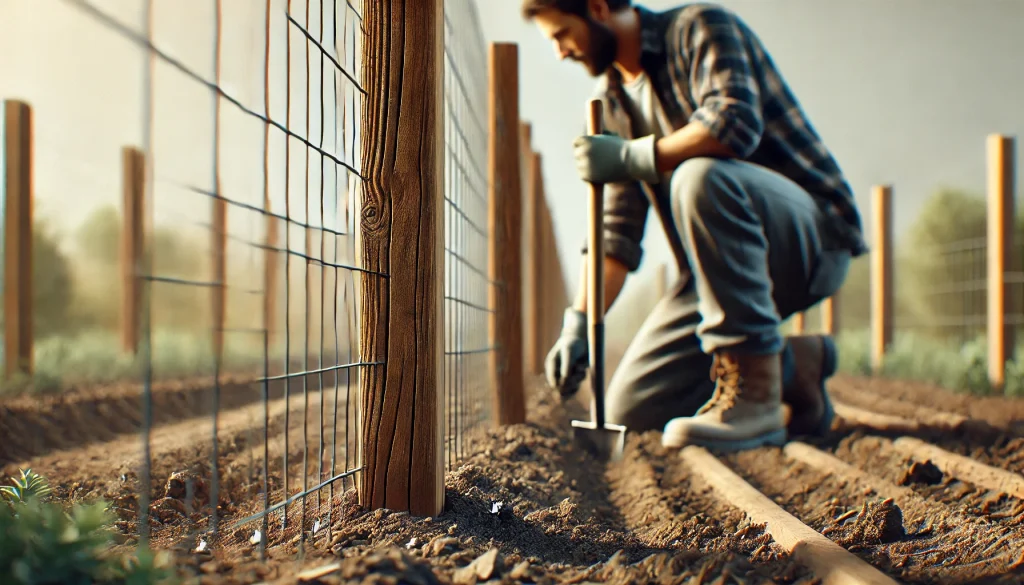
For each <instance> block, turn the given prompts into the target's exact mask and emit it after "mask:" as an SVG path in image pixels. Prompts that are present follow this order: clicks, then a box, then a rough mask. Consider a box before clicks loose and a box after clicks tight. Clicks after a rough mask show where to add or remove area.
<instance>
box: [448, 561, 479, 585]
mask: <svg viewBox="0 0 1024 585" xmlns="http://www.w3.org/2000/svg"><path fill="white" fill-rule="evenodd" d="M452 582H453V583H455V585H476V566H475V565H474V564H473V563H470V564H468V565H466V566H465V567H462V568H461V569H455V573H454V574H453V575H452Z"/></svg>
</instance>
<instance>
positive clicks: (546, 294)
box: [537, 190, 565, 371]
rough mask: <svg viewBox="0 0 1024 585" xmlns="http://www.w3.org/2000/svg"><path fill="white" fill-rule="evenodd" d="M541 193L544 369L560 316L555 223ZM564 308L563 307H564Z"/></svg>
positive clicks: (540, 261)
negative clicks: (556, 294)
mask: <svg viewBox="0 0 1024 585" xmlns="http://www.w3.org/2000/svg"><path fill="white" fill-rule="evenodd" d="M541 194H542V197H541V198H540V201H539V203H540V226H539V227H540V244H541V245H540V250H538V252H539V254H540V257H539V258H538V259H537V260H538V262H539V264H540V286H539V287H538V291H537V296H538V299H539V305H540V310H539V311H538V318H539V320H540V323H541V328H540V333H541V335H540V339H539V342H540V348H539V349H540V357H541V360H540V361H541V363H540V364H539V366H540V369H541V371H543V368H544V365H543V361H544V360H543V358H544V357H545V356H546V352H547V350H548V348H549V347H551V344H552V343H554V341H555V337H556V336H557V335H558V328H557V326H558V323H557V321H558V316H557V315H556V314H555V311H557V310H558V307H556V306H555V266H554V260H555V257H554V255H553V254H552V250H553V249H554V241H555V234H554V224H553V223H552V219H551V210H550V209H549V208H548V200H547V193H545V192H544V191H543V190H542V191H541ZM564 308H565V307H562V309H564Z"/></svg>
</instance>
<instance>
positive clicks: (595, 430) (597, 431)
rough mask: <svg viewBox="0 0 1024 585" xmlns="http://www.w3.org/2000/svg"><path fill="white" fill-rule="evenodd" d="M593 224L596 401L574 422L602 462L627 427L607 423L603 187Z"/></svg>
mask: <svg viewBox="0 0 1024 585" xmlns="http://www.w3.org/2000/svg"><path fill="white" fill-rule="evenodd" d="M601 114H602V105H601V101H600V100H591V101H590V103H589V104H588V108H587V134H590V135H594V134H600V133H601V132H602V131H603V128H602V126H603V124H602V120H601ZM589 215H590V222H589V235H588V244H587V248H588V249H589V250H590V253H589V254H587V323H588V324H589V327H590V331H589V335H588V338H589V341H590V392H591V394H592V395H593V397H594V400H593V404H592V408H591V415H590V416H591V418H592V419H593V420H589V421H586V420H574V421H572V431H573V438H574V439H575V440H576V443H577V444H578V445H579V446H580V447H582V448H583V449H584V450H586V451H587V452H589V453H590V454H591V455H593V456H594V457H596V458H598V459H599V460H601V461H616V460H618V459H619V458H621V457H622V451H623V449H624V448H625V444H626V427H624V426H622V425H615V424H608V423H606V422H605V420H604V381H605V380H604V379H605V373H604V364H605V362H604V185H601V184H594V183H591V184H590V214H589Z"/></svg>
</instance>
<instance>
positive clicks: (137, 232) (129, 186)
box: [121, 146, 146, 355]
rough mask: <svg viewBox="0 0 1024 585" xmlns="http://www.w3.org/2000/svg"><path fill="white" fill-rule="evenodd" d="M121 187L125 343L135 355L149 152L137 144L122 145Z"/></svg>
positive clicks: (123, 338)
mask: <svg viewBox="0 0 1024 585" xmlns="http://www.w3.org/2000/svg"><path fill="white" fill-rule="evenodd" d="M121 191H122V202H121V346H122V348H123V350H124V351H125V353H129V354H132V355H134V354H135V353H136V352H137V351H138V350H139V335H140V333H141V329H140V326H141V324H142V321H141V319H142V278H141V277H140V272H141V271H142V247H143V246H144V245H145V240H144V232H143V230H144V229H145V228H144V218H145V198H146V155H145V153H143V152H142V151H141V150H139V149H138V148H135V147H133V146H126V147H124V148H123V149H121Z"/></svg>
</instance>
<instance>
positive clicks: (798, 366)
mask: <svg viewBox="0 0 1024 585" xmlns="http://www.w3.org/2000/svg"><path fill="white" fill-rule="evenodd" d="M836 358H837V352H836V344H835V342H834V341H832V338H831V337H829V336H827V335H794V336H791V337H787V338H786V348H785V350H784V351H783V353H782V370H783V385H782V401H783V402H785V403H786V404H787V405H788V406H789V410H790V417H789V425H787V429H788V430H789V436H790V437H797V436H814V437H823V436H825V435H827V434H828V432H829V431H830V430H831V429H832V421H833V420H834V419H835V410H834V409H833V406H832V399H831V398H830V397H829V395H828V390H827V389H826V388H825V382H826V380H828V379H829V378H830V377H831V376H832V375H833V374H835V373H836V368H837V366H838V363H837V362H838V360H837V359H836Z"/></svg>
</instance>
